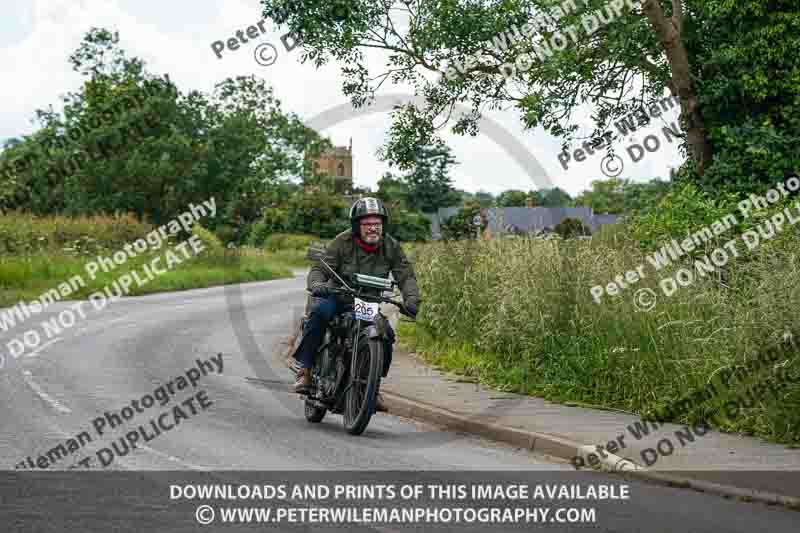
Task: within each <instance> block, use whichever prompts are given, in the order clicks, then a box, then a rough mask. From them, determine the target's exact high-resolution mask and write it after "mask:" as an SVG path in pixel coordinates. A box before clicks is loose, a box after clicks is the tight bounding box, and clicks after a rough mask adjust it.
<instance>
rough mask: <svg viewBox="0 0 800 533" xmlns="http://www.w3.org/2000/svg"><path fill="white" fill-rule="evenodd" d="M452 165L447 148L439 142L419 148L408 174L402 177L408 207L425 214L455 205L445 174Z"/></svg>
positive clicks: (452, 159) (448, 175) (451, 188)
mask: <svg viewBox="0 0 800 533" xmlns="http://www.w3.org/2000/svg"><path fill="white" fill-rule="evenodd" d="M454 164H456V160H455V158H454V157H453V156H452V153H451V151H450V148H449V147H447V146H446V145H445V144H443V143H438V144H436V145H430V146H423V147H421V148H419V149H418V151H417V152H416V157H415V159H414V164H413V167H412V169H411V171H410V172H409V173H407V174H405V175H404V176H403V177H402V182H403V183H404V185H405V187H406V189H407V190H408V193H407V195H406V197H407V205H408V207H409V208H411V209H413V210H416V211H422V212H425V213H429V212H435V211H437V210H438V209H439V208H440V207H446V206H449V205H452V204H453V203H455V202H457V201H458V195H457V194H456V192H455V189H454V188H453V183H452V180H451V179H450V174H449V170H450V167H451V166H452V165H454Z"/></svg>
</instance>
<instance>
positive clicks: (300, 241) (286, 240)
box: [263, 233, 319, 252]
mask: <svg viewBox="0 0 800 533" xmlns="http://www.w3.org/2000/svg"><path fill="white" fill-rule="evenodd" d="M317 241H319V238H318V237H317V236H315V235H296V234H290V233H274V234H272V235H270V236H269V237H267V239H266V240H265V241H264V244H263V247H264V248H265V249H267V250H269V251H271V252H278V251H282V250H292V251H302V252H305V251H306V250H308V248H309V246H311V244H312V243H314V242H317Z"/></svg>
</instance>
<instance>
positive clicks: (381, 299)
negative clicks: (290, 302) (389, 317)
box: [306, 287, 416, 318]
mask: <svg viewBox="0 0 800 533" xmlns="http://www.w3.org/2000/svg"><path fill="white" fill-rule="evenodd" d="M306 292H309V293H310V292H312V290H311V289H309V288H306ZM328 293H329V294H342V295H345V296H353V297H355V298H361V299H362V300H368V301H373V302H377V303H387V304H392V305H394V306H395V307H397V310H398V311H399V312H400V314H401V315H403V316H407V317H408V318H416V317H415V316H414V315H412V314H410V313H409V312H408V311H407V310H406V306H405V305H404V304H403V302H398V301H397V300H392V299H391V298H386V297H383V296H372V295H368V294H359V293H358V292H356V291H352V290H348V289H345V288H344V287H328Z"/></svg>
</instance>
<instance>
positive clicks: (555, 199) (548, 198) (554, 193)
mask: <svg viewBox="0 0 800 533" xmlns="http://www.w3.org/2000/svg"><path fill="white" fill-rule="evenodd" d="M536 192H537V193H539V194H540V195H541V198H540V199H539V201H538V202H537V205H541V206H542V207H568V206H569V205H570V203H571V202H572V197H571V196H570V195H569V194H567V192H566V191H564V190H562V189H560V188H558V187H554V188H552V189H547V190H544V191H536Z"/></svg>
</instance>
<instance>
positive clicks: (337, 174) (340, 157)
mask: <svg viewBox="0 0 800 533" xmlns="http://www.w3.org/2000/svg"><path fill="white" fill-rule="evenodd" d="M311 168H312V169H313V171H314V174H315V175H320V176H323V178H322V182H323V183H330V190H331V191H332V192H333V193H335V194H341V195H342V196H346V197H349V196H350V195H352V191H353V139H352V138H351V139H350V146H334V147H333V148H331V149H329V150H326V151H325V152H323V153H322V154H320V156H319V157H318V158H316V159H315V160H314V161H313V162H312V166H311ZM328 180H330V181H328ZM315 191H319V186H318V185H308V184H307V185H306V186H305V192H307V193H310V192H315Z"/></svg>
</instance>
